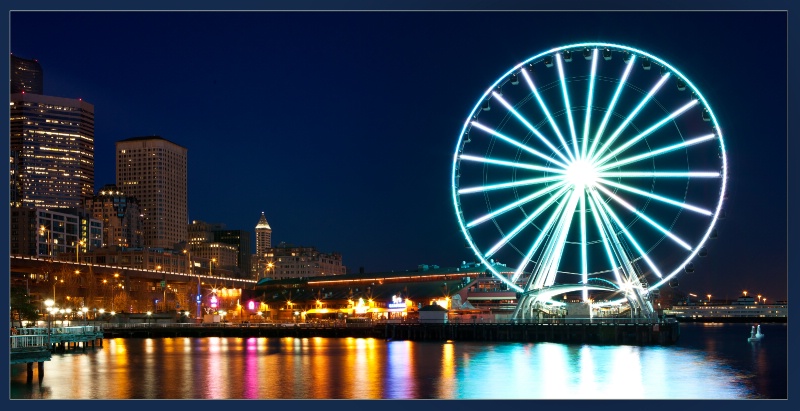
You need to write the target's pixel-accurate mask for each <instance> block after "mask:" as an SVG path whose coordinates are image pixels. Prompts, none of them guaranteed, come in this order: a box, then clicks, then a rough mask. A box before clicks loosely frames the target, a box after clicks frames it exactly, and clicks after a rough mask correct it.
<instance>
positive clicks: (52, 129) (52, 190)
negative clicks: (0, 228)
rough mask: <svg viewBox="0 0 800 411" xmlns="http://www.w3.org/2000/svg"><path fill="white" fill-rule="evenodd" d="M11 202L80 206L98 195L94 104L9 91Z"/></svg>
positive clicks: (34, 206) (15, 203)
mask: <svg viewBox="0 0 800 411" xmlns="http://www.w3.org/2000/svg"><path fill="white" fill-rule="evenodd" d="M10 100H11V101H10V124H9V129H10V160H11V169H10V171H11V180H10V184H11V190H12V194H11V196H10V199H11V202H12V204H11V205H12V206H23V207H32V208H80V207H83V206H84V204H85V202H86V200H88V199H90V198H91V197H92V196H93V195H94V106H93V105H92V104H89V103H87V102H85V101H82V100H74V99H69V98H63V97H52V96H43V95H38V94H30V93H24V94H12V95H11V96H10Z"/></svg>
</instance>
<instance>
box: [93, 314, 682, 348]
mask: <svg viewBox="0 0 800 411" xmlns="http://www.w3.org/2000/svg"><path fill="white" fill-rule="evenodd" d="M103 332H104V336H105V338H128V337H133V338H136V337H138V338H159V337H167V338H169V337H195V338H202V337H243V338H248V337H268V338H283V337H295V338H311V337H324V338H342V337H353V338H378V339H386V340H410V341H449V340H452V341H508V342H556V343H565V344H626V345H672V344H674V343H676V342H677V341H678V338H679V337H680V328H679V324H678V322H677V321H675V320H674V319H666V320H660V321H653V322H642V321H641V320H639V321H636V320H631V319H615V320H614V321H610V320H606V319H604V320H602V321H601V320H590V319H572V320H561V321H559V322H546V323H512V322H506V323H411V322H409V323H388V322H383V323H381V322H373V323H355V324H347V323H339V324H332V323H331V324H326V323H302V324H294V323H257V324H246V323H245V324H239V323H211V324H186V323H171V324H165V323H154V324H147V323H136V324H109V325H107V326H105V327H104V328H103Z"/></svg>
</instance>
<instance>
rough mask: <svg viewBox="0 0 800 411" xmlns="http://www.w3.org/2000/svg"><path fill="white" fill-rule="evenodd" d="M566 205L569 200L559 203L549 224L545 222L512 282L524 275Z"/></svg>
mask: <svg viewBox="0 0 800 411" xmlns="http://www.w3.org/2000/svg"><path fill="white" fill-rule="evenodd" d="M562 197H565V195H562ZM566 205H567V202H566V201H562V202H561V204H559V205H558V207H557V208H556V209H555V211H553V214H552V215H551V216H550V219H549V220H547V224H545V225H544V227H543V228H542V231H541V232H540V233H539V236H538V237H537V238H536V241H535V242H534V243H533V245H532V246H531V249H530V250H529V251H528V254H526V255H525V257H523V258H522V261H520V263H519V267H517V270H516V271H514V275H513V276H512V277H511V282H516V281H517V279H518V278H519V276H520V275H522V272H523V271H524V270H525V267H526V266H527V265H528V263H529V262H530V260H531V258H532V257H533V254H534V253H535V252H536V250H537V249H538V248H539V246H540V245H541V244H542V240H544V238H545V237H546V234H547V233H548V232H549V231H550V227H552V226H553V223H555V221H556V217H558V216H559V215H561V210H563V209H564V207H565V206H566ZM531 280H532V279H528V283H530V282H531Z"/></svg>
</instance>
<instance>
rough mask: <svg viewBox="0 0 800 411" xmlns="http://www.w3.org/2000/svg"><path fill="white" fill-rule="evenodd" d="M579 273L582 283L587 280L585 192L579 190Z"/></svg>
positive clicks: (584, 296)
mask: <svg viewBox="0 0 800 411" xmlns="http://www.w3.org/2000/svg"><path fill="white" fill-rule="evenodd" d="M581 273H582V274H583V283H584V284H586V282H587V281H589V267H588V258H587V255H586V192H585V191H584V190H581ZM583 299H584V300H586V290H584V291H583Z"/></svg>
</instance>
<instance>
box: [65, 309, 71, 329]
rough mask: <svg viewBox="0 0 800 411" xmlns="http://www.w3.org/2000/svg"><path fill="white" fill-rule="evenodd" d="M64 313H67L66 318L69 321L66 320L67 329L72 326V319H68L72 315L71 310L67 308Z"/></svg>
mask: <svg viewBox="0 0 800 411" xmlns="http://www.w3.org/2000/svg"><path fill="white" fill-rule="evenodd" d="M65 311H66V313H67V317H66V318H69V320H67V327H69V326H70V325H72V319H71V318H70V316H71V314H72V308H67V309H66V310H65Z"/></svg>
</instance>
